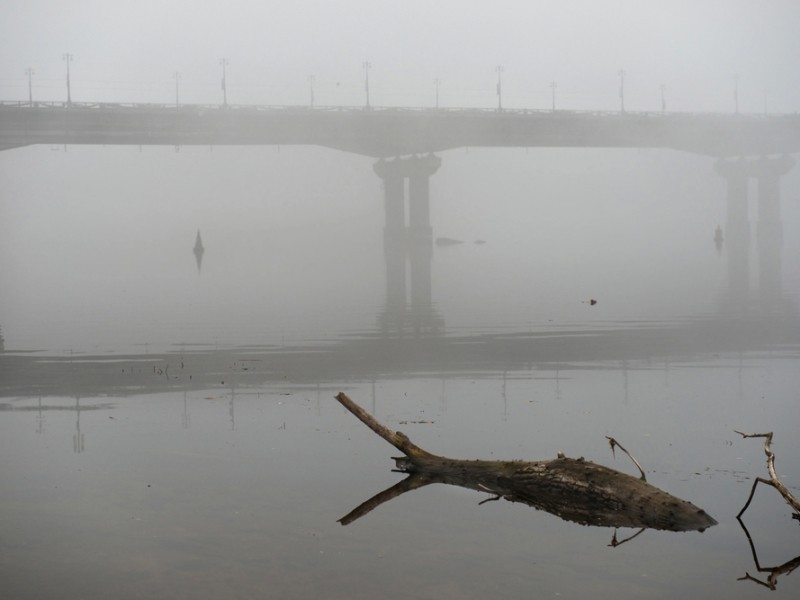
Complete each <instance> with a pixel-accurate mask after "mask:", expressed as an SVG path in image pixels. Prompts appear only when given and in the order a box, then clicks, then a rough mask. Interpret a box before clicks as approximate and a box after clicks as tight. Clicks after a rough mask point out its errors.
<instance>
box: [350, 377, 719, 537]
mask: <svg viewBox="0 0 800 600" xmlns="http://www.w3.org/2000/svg"><path fill="white" fill-rule="evenodd" d="M336 399H337V400H338V401H339V402H340V403H341V404H342V405H343V406H344V407H345V408H346V409H347V410H348V411H350V412H351V413H352V414H353V415H355V416H356V417H357V418H358V419H359V420H360V421H361V422H363V423H364V424H365V425H366V426H367V427H369V428H370V429H372V431H374V432H375V433H376V434H377V435H379V436H380V437H382V438H383V439H384V440H386V441H387V442H389V443H390V444H392V445H393V446H394V447H395V448H397V449H398V450H400V451H401V452H402V453H403V455H404V456H401V457H397V458H395V459H394V460H395V463H396V466H397V470H399V471H401V472H404V473H409V474H410V476H409V477H408V478H406V479H405V480H403V481H401V482H400V483H398V484H396V485H394V486H392V487H391V488H389V489H387V490H385V491H383V492H381V493H380V494H378V495H376V496H374V497H373V498H370V499H369V500H367V501H366V502H364V503H363V504H361V505H360V506H359V507H358V508H356V509H355V510H353V511H352V512H350V513H349V514H348V515H346V516H345V517H343V518H342V519H340V522H341V523H342V524H343V525H347V524H348V523H352V522H353V521H355V520H356V519H358V518H360V517H362V516H364V515H365V514H367V513H368V512H370V511H371V510H373V509H374V508H376V507H377V506H379V505H380V504H383V503H384V502H387V501H388V500H391V499H392V498H396V497H397V496H399V495H400V494H403V493H405V492H407V491H410V490H413V489H417V488H420V487H422V486H425V485H429V484H431V483H446V484H449V485H457V486H460V487H464V488H468V489H473V490H477V491H480V492H486V493H489V494H493V495H494V496H495V498H492V499H496V500H499V499H501V498H504V499H506V500H508V501H510V502H520V503H523V504H527V505H529V506H533V507H534V508H537V509H539V510H545V511H547V512H549V513H551V514H554V515H556V516H558V517H561V518H562V519H565V520H567V521H574V522H576V523H581V524H583V525H595V526H601V527H637V528H650V529H661V530H668V531H695V530H697V531H703V530H704V529H706V528H707V527H711V526H712V525H716V523H717V522H716V521H715V520H714V519H713V518H711V517H710V516H709V515H708V514H707V513H706V512H705V511H704V510H702V509H700V508H698V507H697V506H695V505H694V504H692V503H690V502H687V501H685V500H681V499H680V498H676V497H675V496H672V495H671V494H668V493H667V492H664V491H662V490H660V489H658V488H657V487H655V486H653V485H651V484H649V483H647V482H646V481H644V479H639V478H636V477H633V476H632V475H627V474H625V473H621V472H619V471H615V470H614V469H610V468H608V467H604V466H602V465H597V464H595V463H592V462H590V461H587V460H584V459H583V458H577V459H576V458H566V457H563V456H559V458H556V459H554V460H545V461H532V462H526V461H485V460H458V459H451V458H446V457H444V456H437V455H435V454H431V453H430V452H427V451H426V450H423V449H422V448H420V447H419V446H417V445H415V444H414V443H412V442H411V440H410V439H409V438H408V437H407V436H406V435H404V434H403V433H401V432H399V431H392V430H391V429H389V428H388V427H386V426H384V425H382V424H381V423H379V422H378V421H377V420H375V418H374V417H373V416H372V415H370V414H369V413H368V412H366V411H365V410H364V409H362V408H361V407H360V406H359V405H358V404H356V403H355V402H353V401H352V400H351V399H350V398H349V397H348V396H347V395H346V394H344V393H339V394H338V395H337V396H336ZM617 445H619V444H617Z"/></svg>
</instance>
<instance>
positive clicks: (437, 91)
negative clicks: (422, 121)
mask: <svg viewBox="0 0 800 600" xmlns="http://www.w3.org/2000/svg"><path fill="white" fill-rule="evenodd" d="M441 82H442V81H441V79H439V78H438V77H437V78H436V79H434V80H433V85H434V86H435V87H436V108H439V84H440V83H441Z"/></svg>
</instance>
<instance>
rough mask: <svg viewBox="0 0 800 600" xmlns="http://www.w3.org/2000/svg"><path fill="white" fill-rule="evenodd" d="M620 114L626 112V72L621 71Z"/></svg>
mask: <svg viewBox="0 0 800 600" xmlns="http://www.w3.org/2000/svg"><path fill="white" fill-rule="evenodd" d="M619 112H621V113H624V112H625V71H623V70H622V69H620V70H619Z"/></svg>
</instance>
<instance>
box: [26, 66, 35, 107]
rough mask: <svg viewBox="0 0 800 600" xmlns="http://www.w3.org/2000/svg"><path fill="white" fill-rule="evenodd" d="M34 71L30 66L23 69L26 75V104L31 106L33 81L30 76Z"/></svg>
mask: <svg viewBox="0 0 800 600" xmlns="http://www.w3.org/2000/svg"><path fill="white" fill-rule="evenodd" d="M34 73H35V71H34V70H33V68H32V67H28V68H27V69H25V75H27V76H28V105H29V106H33V83H32V81H31V78H32V77H33V75H34Z"/></svg>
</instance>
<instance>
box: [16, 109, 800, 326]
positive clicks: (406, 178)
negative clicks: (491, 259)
mask: <svg viewBox="0 0 800 600" xmlns="http://www.w3.org/2000/svg"><path fill="white" fill-rule="evenodd" d="M32 144H70V145H71V144H104V145H126V144H127V145H171V146H172V145H174V146H182V145H212V146H213V145H317V146H324V147H329V148H335V149H338V150H344V151H348V152H354V153H357V154H361V155H365V156H370V157H373V158H377V159H379V160H378V161H377V162H376V163H375V165H374V171H375V173H376V174H377V175H378V176H379V177H380V178H381V179H382V180H383V183H384V194H385V197H384V203H385V211H386V224H385V228H384V250H385V257H386V273H387V277H386V310H385V312H384V314H383V315H382V316H381V318H380V320H381V323H382V327H383V328H384V329H385V330H395V331H398V332H399V331H402V330H407V329H409V328H410V329H413V330H415V331H418V330H427V331H438V330H441V329H442V328H443V325H444V322H443V319H442V318H441V317H440V316H439V315H437V314H436V313H435V310H434V303H433V299H432V297H431V289H432V286H431V259H432V255H433V231H432V228H431V224H430V215H429V206H430V197H429V179H430V177H431V176H432V175H433V174H434V173H436V171H437V170H438V168H439V166H440V164H441V159H440V158H439V157H438V156H435V155H434V153H435V152H441V151H444V150H449V149H453V148H459V147H596V148H668V149H674V150H678V151H684V152H691V153H696V154H701V155H706V156H709V157H713V158H715V159H716V162H715V167H716V171H717V173H718V174H719V175H721V176H722V177H724V178H725V179H726V181H727V188H728V196H727V200H728V216H727V225H726V238H727V239H726V245H727V255H728V269H729V273H728V278H729V286H730V289H729V292H730V293H729V296H730V299H731V303H732V304H733V305H734V307H735V308H736V309H737V311H739V310H744V309H745V307H746V306H747V305H748V304H749V303H750V290H749V281H750V273H749V265H750V258H749V255H750V252H751V241H750V240H751V236H750V231H751V228H752V227H751V224H750V221H749V217H748V214H749V210H748V180H749V179H751V178H753V179H756V180H757V182H758V215H759V220H758V222H757V227H756V230H757V231H756V233H757V236H756V250H757V252H758V261H757V265H758V287H759V290H758V291H759V301H760V302H759V303H760V304H761V305H762V306H763V307H766V308H767V310H768V311H769V310H772V309H774V308H776V307H777V306H778V305H780V304H781V303H782V291H781V264H782V258H781V257H782V235H783V233H782V232H783V225H782V222H781V216H780V178H781V177H782V176H783V175H785V174H786V173H787V172H788V171H789V170H790V169H792V168H793V166H794V159H792V158H791V157H790V156H789V154H791V153H796V152H800V115H797V114H795V115H774V116H766V115H764V116H761V115H741V114H730V115H715V114H689V113H666V114H662V113H630V112H625V113H623V112H616V113H602V112H575V111H536V110H480V109H446V108H443V109H405V108H369V109H366V108H344V107H337V108H332V107H319V108H311V107H296V106H294V107H292V106H283V107H275V106H273V107H261V106H235V105H227V106H219V105H214V106H201V105H181V106H177V105H171V106H168V105H139V104H93V103H72V102H70V103H27V102H0V150H8V149H11V148H17V147H22V146H28V145H32ZM409 155H410V156H409ZM776 155H777V156H776ZM401 156H406V158H401ZM407 266H408V269H407V268H406V267H407Z"/></svg>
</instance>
